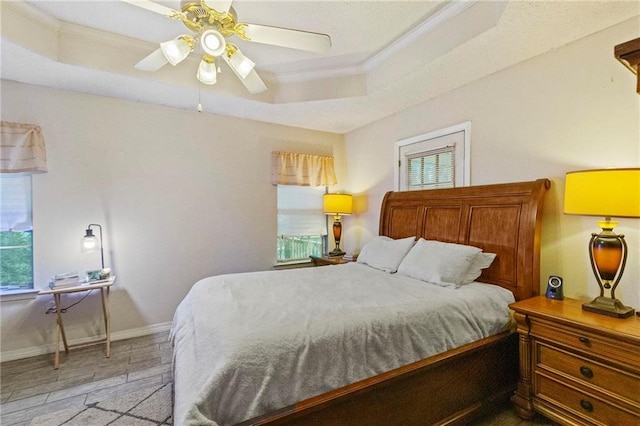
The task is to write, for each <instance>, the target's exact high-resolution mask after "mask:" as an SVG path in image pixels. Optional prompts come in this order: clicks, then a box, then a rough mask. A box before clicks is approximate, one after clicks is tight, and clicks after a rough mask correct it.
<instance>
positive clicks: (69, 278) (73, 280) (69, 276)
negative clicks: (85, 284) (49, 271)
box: [49, 272, 80, 290]
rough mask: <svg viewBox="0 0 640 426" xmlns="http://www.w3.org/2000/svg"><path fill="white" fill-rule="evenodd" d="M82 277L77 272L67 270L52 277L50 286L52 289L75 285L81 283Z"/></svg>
mask: <svg viewBox="0 0 640 426" xmlns="http://www.w3.org/2000/svg"><path fill="white" fill-rule="evenodd" d="M79 281H80V277H79V276H78V273H77V272H66V273H64V274H57V275H54V276H52V277H51V282H50V283H49V287H51V288H52V289H54V290H55V289H57V288H66V287H74V286H77V285H80V282H79Z"/></svg>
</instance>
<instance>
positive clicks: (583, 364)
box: [535, 343, 640, 403]
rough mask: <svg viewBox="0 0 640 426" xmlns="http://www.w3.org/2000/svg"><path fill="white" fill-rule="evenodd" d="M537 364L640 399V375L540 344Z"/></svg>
mask: <svg viewBox="0 0 640 426" xmlns="http://www.w3.org/2000/svg"><path fill="white" fill-rule="evenodd" d="M536 358H537V359H536V361H535V362H536V366H537V368H544V369H550V370H552V371H556V372H561V373H564V374H566V375H569V376H571V377H573V378H574V379H576V380H578V381H581V382H583V383H586V384H588V385H594V386H597V387H599V388H602V389H603V390H605V391H610V392H613V393H614V394H617V395H619V396H620V397H622V398H627V399H629V400H630V401H635V402H636V403H640V376H638V375H634V374H631V373H628V372H626V371H622V370H619V369H616V368H612V367H608V366H606V365H603V364H600V363H597V362H593V361H591V360H589V359H586V358H582V357H579V356H576V355H573V354H571V353H568V352H565V351H562V350H558V349H555V348H553V347H549V346H547V345H545V344H540V343H537V344H536Z"/></svg>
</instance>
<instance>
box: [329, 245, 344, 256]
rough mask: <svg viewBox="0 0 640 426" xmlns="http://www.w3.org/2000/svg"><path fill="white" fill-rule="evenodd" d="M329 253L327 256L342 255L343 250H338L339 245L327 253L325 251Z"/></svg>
mask: <svg viewBox="0 0 640 426" xmlns="http://www.w3.org/2000/svg"><path fill="white" fill-rule="evenodd" d="M327 254H328V255H329V257H337V256H344V255H345V252H343V251H342V250H340V248H339V247H336V248H334V249H333V250H331V251H330V252H329V253H327Z"/></svg>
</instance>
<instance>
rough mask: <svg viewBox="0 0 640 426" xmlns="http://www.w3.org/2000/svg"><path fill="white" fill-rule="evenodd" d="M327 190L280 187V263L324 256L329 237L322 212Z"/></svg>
mask: <svg viewBox="0 0 640 426" xmlns="http://www.w3.org/2000/svg"><path fill="white" fill-rule="evenodd" d="M325 192H326V187H323V186H322V187H315V186H297V185H278V186H277V197H278V198H277V205H278V235H277V262H278V263H288V262H297V261H303V260H304V261H308V260H309V256H311V255H313V256H321V255H322V252H323V247H324V240H325V236H326V234H327V232H326V229H327V225H326V224H327V219H326V216H325V215H324V213H322V197H323V195H324V193H325Z"/></svg>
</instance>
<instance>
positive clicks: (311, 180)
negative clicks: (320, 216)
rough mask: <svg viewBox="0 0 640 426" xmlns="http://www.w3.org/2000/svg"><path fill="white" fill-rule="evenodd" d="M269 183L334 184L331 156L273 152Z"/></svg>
mask: <svg viewBox="0 0 640 426" xmlns="http://www.w3.org/2000/svg"><path fill="white" fill-rule="evenodd" d="M271 183H272V184H274V185H278V184H279V185H298V186H331V185H336V184H337V183H338V180H337V179H336V173H335V170H334V167H333V157H328V156H320V155H309V154H298V153H294V152H273V153H272V154H271Z"/></svg>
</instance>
